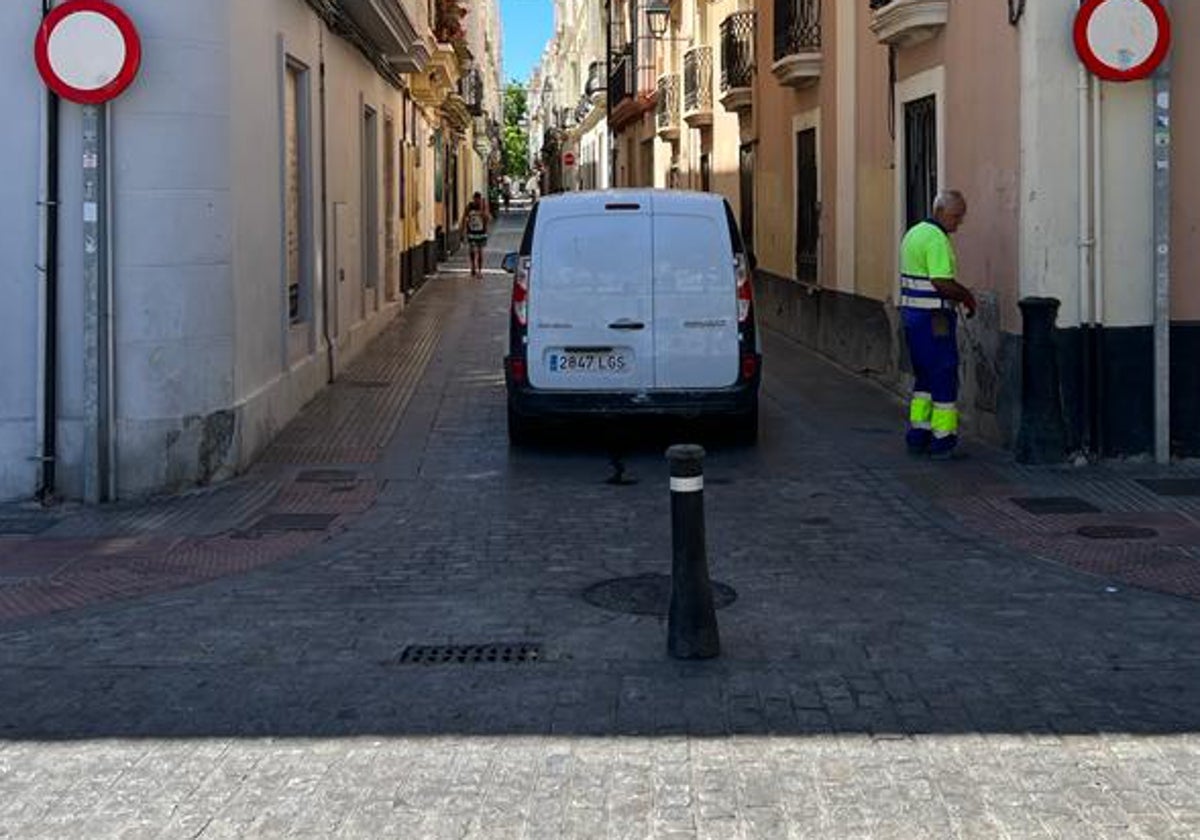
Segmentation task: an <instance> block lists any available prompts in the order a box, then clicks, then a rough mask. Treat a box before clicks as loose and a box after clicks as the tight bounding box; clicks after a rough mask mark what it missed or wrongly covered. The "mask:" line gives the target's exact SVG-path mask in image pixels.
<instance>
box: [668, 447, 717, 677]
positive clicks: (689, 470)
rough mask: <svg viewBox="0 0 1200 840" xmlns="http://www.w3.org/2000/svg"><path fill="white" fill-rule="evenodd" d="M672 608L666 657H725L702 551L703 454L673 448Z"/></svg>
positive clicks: (692, 449)
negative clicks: (722, 653) (721, 653)
mask: <svg viewBox="0 0 1200 840" xmlns="http://www.w3.org/2000/svg"><path fill="white" fill-rule="evenodd" d="M667 459H668V460H669V461H670V462H671V542H672V546H673V555H672V561H671V609H670V612H669V613H668V621H667V653H669V654H670V655H671V656H672V657H674V658H675V659H711V658H713V657H714V656H717V655H718V654H720V652H721V639H720V635H719V633H718V632H717V610H716V607H714V606H713V595H712V584H711V583H710V582H709V579H708V557H707V554H706V552H705V548H704V449H703V448H702V447H699V446H691V445H684V446H672V447H671V448H670V449H668V450H667Z"/></svg>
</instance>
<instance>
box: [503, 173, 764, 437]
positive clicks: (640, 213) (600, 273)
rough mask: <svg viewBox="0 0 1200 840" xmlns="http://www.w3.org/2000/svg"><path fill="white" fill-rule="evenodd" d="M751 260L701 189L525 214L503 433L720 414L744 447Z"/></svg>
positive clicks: (571, 200)
mask: <svg viewBox="0 0 1200 840" xmlns="http://www.w3.org/2000/svg"><path fill="white" fill-rule="evenodd" d="M750 263H751V257H750V255H748V254H747V253H746V251H745V248H744V247H743V246H742V241H741V236H740V235H739V234H738V230H737V224H736V223H735V222H734V219H733V213H732V211H731V210H730V209H729V205H728V204H727V203H726V202H725V200H724V198H722V197H721V196H719V195H714V194H712V193H692V192H681V191H674V190H609V191H604V192H574V193H566V194H561V195H554V196H548V197H546V198H543V199H541V200H540V201H539V202H538V203H537V204H536V205H535V206H534V208H533V210H532V212H531V214H530V216H529V221H528V223H527V224H526V227H525V235H524V237H523V240H522V242H521V249H520V251H518V252H516V253H512V254H508V255H507V256H506V257H505V258H504V267H505V269H506V270H508V271H509V272H511V273H513V274H514V275H515V277H514V281H513V292H512V309H511V315H510V330H509V349H508V355H507V356H505V359H504V369H505V380H506V383H507V387H508V431H509V440H510V441H511V442H512V443H514V444H521V443H525V442H528V441H529V439H530V437H531V428H532V425H533V423H534V422H536V421H537V420H538V419H539V418H545V417H562V416H570V415H601V416H603V415H613V414H670V415H679V416H684V417H698V416H702V415H724V416H726V417H728V418H729V421H730V423H731V424H732V431H733V432H734V433H735V434H736V436H737V437H738V438H739V439H741V440H743V441H745V442H753V441H754V440H755V438H756V436H757V431H758V389H759V383H760V381H761V377H762V370H761V368H762V354H761V350H760V345H759V336H758V330H757V329H756V326H755V317H754V301H753V282H752V276H751V274H752V266H751V264H750Z"/></svg>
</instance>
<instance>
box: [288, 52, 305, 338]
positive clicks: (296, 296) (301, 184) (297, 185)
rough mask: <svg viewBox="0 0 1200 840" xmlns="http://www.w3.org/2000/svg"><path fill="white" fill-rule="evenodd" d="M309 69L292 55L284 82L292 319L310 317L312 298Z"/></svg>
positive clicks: (297, 321) (289, 310)
mask: <svg viewBox="0 0 1200 840" xmlns="http://www.w3.org/2000/svg"><path fill="white" fill-rule="evenodd" d="M308 84H309V79H308V68H307V67H305V66H304V65H303V64H300V63H299V62H297V61H295V60H294V59H292V58H290V57H288V58H287V59H286V61H285V63H284V84H283V240H284V241H283V250H284V280H285V294H286V301H287V313H288V321H289V323H292V324H297V323H301V322H303V321H304V320H305V319H306V318H307V309H308V298H309V286H310V284H309V281H308V274H309V258H308V254H309V247H308V245H309V239H310V234H309V231H308V224H307V217H308V212H307V209H308V206H309V200H308V199H309V191H310V185H309V178H308V171H309V160H310V155H311V150H310V145H309V139H308V126H309V115H308Z"/></svg>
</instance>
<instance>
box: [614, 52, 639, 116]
mask: <svg viewBox="0 0 1200 840" xmlns="http://www.w3.org/2000/svg"><path fill="white" fill-rule="evenodd" d="M634 94H635V91H634V89H633V45H632V44H627V45H626V46H625V49H623V50H621V51H619V52H614V53H613V56H612V72H611V73H610V74H609V77H608V101H609V102H611V103H612V106H613V107H614V108H615V107H617V105H618V104H619V103H620V102H621V100H622V99H632V98H633V97H634Z"/></svg>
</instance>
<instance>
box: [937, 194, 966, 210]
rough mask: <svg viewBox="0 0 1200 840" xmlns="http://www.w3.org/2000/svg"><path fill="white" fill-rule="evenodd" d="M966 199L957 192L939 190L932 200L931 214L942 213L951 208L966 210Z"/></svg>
mask: <svg viewBox="0 0 1200 840" xmlns="http://www.w3.org/2000/svg"><path fill="white" fill-rule="evenodd" d="M966 206H967V199H966V198H965V197H963V194H962V193H960V192H959V191H958V190H939V191H938V194H937V195H936V196H935V197H934V199H933V212H934V213H943V212H945V211H947V210H949V209H950V208H951V207H962V208H964V209H965V208H966Z"/></svg>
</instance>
